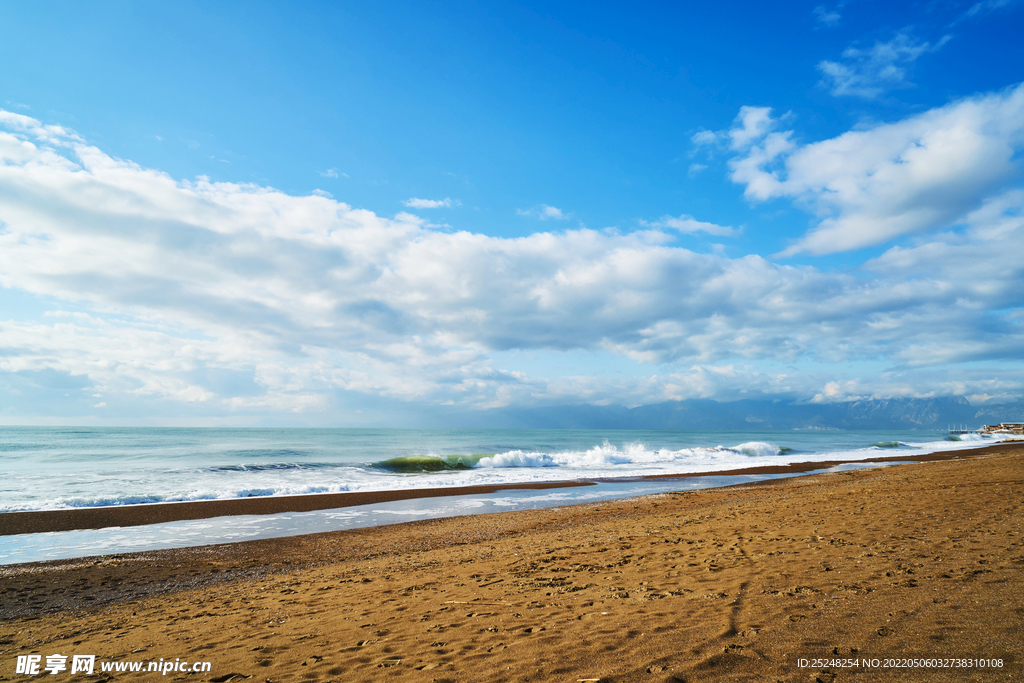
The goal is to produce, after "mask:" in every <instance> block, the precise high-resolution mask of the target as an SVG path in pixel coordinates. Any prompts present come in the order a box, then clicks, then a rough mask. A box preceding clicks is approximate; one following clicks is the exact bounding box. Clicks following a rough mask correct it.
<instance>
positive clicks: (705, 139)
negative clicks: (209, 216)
mask: <svg viewBox="0 0 1024 683" xmlns="http://www.w3.org/2000/svg"><path fill="white" fill-rule="evenodd" d="M690 142H692V143H693V144H694V145H695V146H696V147H703V146H704V145H714V144H717V143H718V134H717V133H715V132H714V131H710V130H699V131H697V132H696V133H694V134H693V135H692V136H691V137H690Z"/></svg>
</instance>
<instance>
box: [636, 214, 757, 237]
mask: <svg viewBox="0 0 1024 683" xmlns="http://www.w3.org/2000/svg"><path fill="white" fill-rule="evenodd" d="M645 225H650V226H652V227H656V228H671V229H673V230H678V231H679V232H706V233H708V234H709V235H719V236H722V237H732V236H733V235H736V233H737V230H736V228H733V227H731V226H728V225H717V224H715V223H705V222H703V221H698V220H697V219H696V218H694V217H693V216H690V215H688V214H685V213H684V214H683V215H681V216H679V217H678V218H676V217H674V216H662V217H661V218H660V219H659V220H657V221H654V222H653V223H645Z"/></svg>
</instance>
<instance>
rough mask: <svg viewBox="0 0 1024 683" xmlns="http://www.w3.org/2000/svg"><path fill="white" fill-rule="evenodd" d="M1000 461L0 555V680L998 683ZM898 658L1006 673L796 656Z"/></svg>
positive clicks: (1004, 562) (1011, 637) (1016, 510)
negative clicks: (263, 536)
mask: <svg viewBox="0 0 1024 683" xmlns="http://www.w3.org/2000/svg"><path fill="white" fill-rule="evenodd" d="M1022 455H1024V449H1021V448H1020V447H1019V446H1014V447H1006V448H1002V449H990V450H989V453H988V454H986V455H982V456H980V457H977V458H971V459H961V460H951V461H946V462H931V463H922V464H911V465H900V466H895V467H889V468H884V469H877V470H860V471H851V472H843V473H836V474H828V475H813V476H808V477H801V478H794V479H788V480H781V481H779V482H776V483H775V484H773V485H770V486H740V487H731V488H726V489H714V490H707V491H697V492H692V493H682V494H665V495H658V496H649V497H645V498H641V499H634V500H621V501H613V502H604V503H597V504H586V505H575V506H566V507H564V508H558V509H552V510H539V511H524V512H513V513H501V514H493V515H481V516H478V517H459V518H451V519H443V520H431V521H426V522H416V523H412V524H401V525H394V526H390V527H378V528H375V529H363V530H353V531H344V532H334V533H329V534H316V535H309V536H304V537H296V538H290V539H274V540H269V541H256V542H250V543H241V544H234V545H225V546H215V547H210V548H196V549H188V550H182V551H159V552H155V553H143V554H139V555H131V556H115V557H110V558H102V559H95V560H92V561H90V562H78V563H74V562H67V563H43V564H39V565H26V566H22V567H13V568H9V569H7V570H5V571H3V572H0V598H2V601H3V610H4V620H3V621H2V622H0V676H4V677H14V676H13V665H14V658H15V656H16V655H17V654H25V653H31V652H36V653H40V654H44V655H45V654H50V653H51V652H58V651H59V652H63V653H64V654H75V653H89V654H97V655H98V656H100V658H110V659H118V660H125V659H132V658H139V659H142V658H146V659H149V658H152V659H156V658H158V657H163V658H175V657H182V658H189V659H192V660H196V659H207V660H209V661H211V662H212V665H213V670H212V673H210V674H203V675H199V674H169V675H168V676H167V677H165V678H170V679H173V680H177V679H181V680H186V679H187V680H213V681H218V680H219V681H227V680H248V679H252V680H253V681H273V682H278V681H287V680H309V681H362V680H367V681H371V680H392V679H395V680H397V679H399V678H401V679H403V680H412V681H420V680H422V681H444V680H450V681H491V680H495V681H548V680H568V681H578V680H595V679H596V680H601V681H668V680H683V681H702V680H708V681H717V680H784V681H789V680H794V681H797V680H799V681H814V680H816V679H817V680H825V681H831V680H865V681H875V680H984V681H991V680H1019V679H1020V678H1021V677H1022V675H1024V667H1022V661H1024V660H1022V659H1021V657H1022V655H1024V653H1022V652H1021V650H1022V646H1021V642H1020V637H1019V634H1020V632H1021V630H1022V629H1021V627H1022V625H1024V581H1022V578H1024V577H1022V570H1024V537H1022V535H1021V532H1022V529H1021V512H1022V511H1021V501H1022V500H1024V476H1022V475H1024V462H1022V460H1021V456H1022ZM76 564H78V565H80V566H75V565H76ZM90 596H92V600H87V598H89V597H90ZM96 602H99V603H102V604H99V605H98V606H96V607H88V604H90V603H96ZM913 655H916V656H946V657H948V656H956V657H968V656H973V657H985V658H992V657H1001V658H1003V659H1004V661H1005V662H1006V663H1005V665H1004V667H1003V668H1002V669H1000V670H996V671H991V670H988V671H980V670H957V671H925V670H904V671H889V672H879V671H873V672H863V671H853V670H843V669H840V668H835V667H832V668H830V667H828V666H824V667H818V668H813V669H812V668H800V667H798V666H797V659H798V658H800V657H801V656H805V657H811V658H813V657H828V656H832V657H837V656H838V657H850V656H854V657H856V656H861V657H864V656H870V657H879V658H885V657H907V656H913ZM126 675H129V674H120V676H126ZM152 675H153V674H150V676H152ZM115 677H116V676H115Z"/></svg>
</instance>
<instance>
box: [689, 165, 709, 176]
mask: <svg viewBox="0 0 1024 683" xmlns="http://www.w3.org/2000/svg"><path fill="white" fill-rule="evenodd" d="M707 168H708V167H707V164H690V168H689V169H688V170H687V172H686V174H687V175H688V176H690V177H691V178H693V177H695V176H698V175H700V174H701V173H702V172H703V171H706V170H707Z"/></svg>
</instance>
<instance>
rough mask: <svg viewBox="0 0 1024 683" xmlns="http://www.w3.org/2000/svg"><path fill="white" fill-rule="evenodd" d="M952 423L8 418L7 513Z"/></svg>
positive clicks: (358, 486) (339, 487)
mask: <svg viewBox="0 0 1024 683" xmlns="http://www.w3.org/2000/svg"><path fill="white" fill-rule="evenodd" d="M946 436H947V435H946V434H945V433H944V432H941V431H931V430H930V431H870V432H869V431H749V432H699V431H692V432H672V431H624V430H607V431H600V430H485V429H473V430H465V429H464V430H459V429H437V430H425V429H422V430H419V429H208V428H205V429H189V428H82V427H65V428H60V427H0V476H2V480H0V512H10V511H19V510H51V509H60V508H72V507H95V506H107V505H130V504H137V503H159V502H171V501H194V500H209V499H230V498H244V497H249V496H279V495H299V494H309V493H338V492H345V491H383V490H394V489H420V488H442V487H452V486H472V485H481V484H511V483H529V482H542V481H573V480H583V479H594V478H616V479H621V478H629V477H639V476H645V475H657V474H685V473H699V472H715V471H722V470H731V469H740V468H747V467H757V466H762V465H785V464H789V463H793V462H816V461H826V460H863V459H867V458H875V457H880V456H886V455H901V456H902V455H919V454H925V453H931V452H935V451H940V450H954V449H959V448H970V447H975V446H979V445H983V444H984V443H989V442H990V440H983V439H981V438H980V437H977V436H973V435H966V436H964V437H961V440H960V441H948V440H946Z"/></svg>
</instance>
